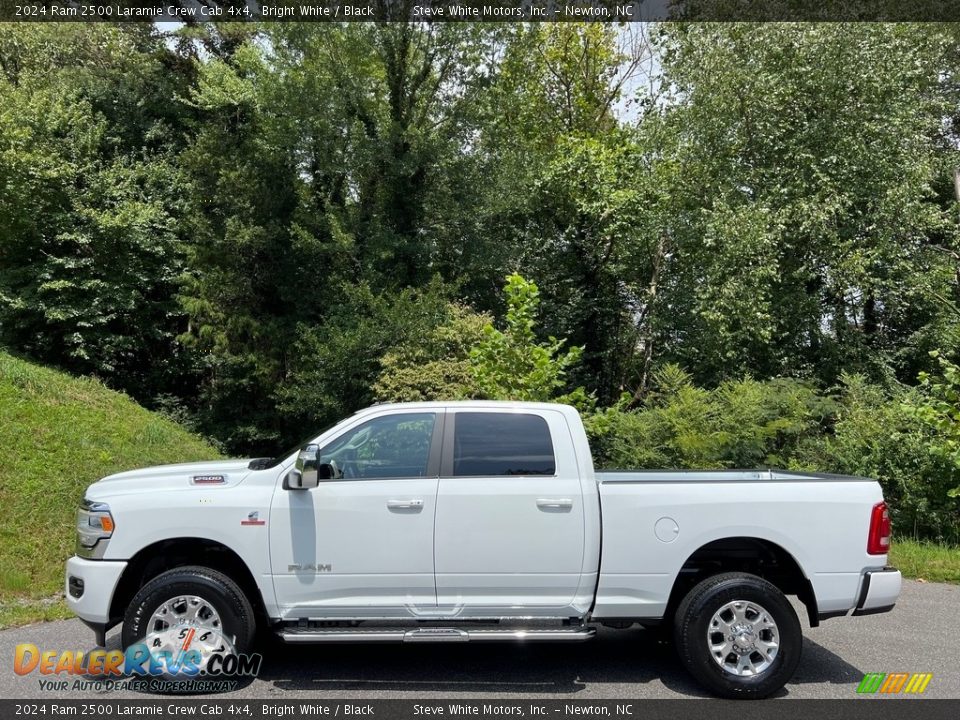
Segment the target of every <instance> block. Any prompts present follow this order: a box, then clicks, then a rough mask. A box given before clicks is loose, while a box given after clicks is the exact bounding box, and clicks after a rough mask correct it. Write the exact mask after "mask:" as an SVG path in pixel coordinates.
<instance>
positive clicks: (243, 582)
mask: <svg viewBox="0 0 960 720" xmlns="http://www.w3.org/2000/svg"><path fill="white" fill-rule="evenodd" d="M189 565H202V566H205V567H209V568H211V569H213V570H218V571H219V572H222V573H224V574H225V575H227V576H228V577H230V579H231V580H233V581H234V582H235V583H237V585H239V586H240V589H241V590H242V591H243V593H244V594H245V595H246V596H247V599H248V600H249V601H250V604H251V605H252V606H253V609H254V613H255V614H256V615H257V617H258V618H260V619H265V618H266V610H265V605H264V600H263V594H262V592H261V590H260V587H259V585H257V581H256V579H255V578H254V576H253V573H252V572H251V571H250V568H249V566H248V565H247V563H246V562H244V560H243V558H241V557H240V555H238V554H237V553H236V551H235V550H233V549H231V548H230V547H228V546H227V545H224V544H223V543H221V542H217V541H216V540H210V539H208V538H200V537H179V538H169V539H165V540H160V541H158V542H155V543H152V544H150V545H147V546H145V547H143V548H141V549H140V550H138V551H137V552H136V553H135V554H134V555H133V556H132V557H131V558H130V560H129V561H128V562H127V567H126V568H125V569H124V571H123V574H122V575H121V576H120V580H119V581H118V583H117V588H116V590H114V593H113V598H112V599H111V601H110V624H111V625H113V624H116V623H117V622H120V620H122V618H123V615H124V612H125V611H126V608H127V606H128V605H129V604H130V601H131V600H132V599H133V597H134V595H136V593H137V591H138V590H139V589H140V588H142V587H143V586H144V585H145V584H146V583H148V582H149V581H150V580H151V579H152V578H155V577H156V576H157V575H159V574H160V573H163V572H166V571H167V570H173V569H175V568H178V567H186V566H189Z"/></svg>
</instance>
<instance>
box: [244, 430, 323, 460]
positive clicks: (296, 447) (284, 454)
mask: <svg viewBox="0 0 960 720" xmlns="http://www.w3.org/2000/svg"><path fill="white" fill-rule="evenodd" d="M334 425H336V423H333V424H332V425H327V426H326V427H325V428H324V429H323V430H319V431H317V432H312V433H310V434H309V435H307V436H306V437H305V438H303V440H301V441H300V442H298V443H297V444H296V445H294V446H293V447H291V448H290V449H289V450H285V451H284V452H282V453H280V454H279V455H277V456H276V457H273V458H254V459H253V460H251V461H250V464H249V465H248V466H247V467H249V468H250V469H251V470H268V469H270V468H272V467H276V466H277V465H279V464H280V463H282V462H283V461H284V460H286V459H287V458H288V457H290V456H291V455H292V454H293V453H295V452H296V451H298V450H299V449H300V448H302V447H303V446H304V445H306V444H307V443H308V442H309V441H311V440H313V439H314V438H316V437H320V436H321V435H323V434H324V433H325V432H327V430H329V429H330V428H332V427H333V426H334Z"/></svg>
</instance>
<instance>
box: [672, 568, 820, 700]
mask: <svg viewBox="0 0 960 720" xmlns="http://www.w3.org/2000/svg"><path fill="white" fill-rule="evenodd" d="M737 600H743V601H746V602H748V603H756V604H757V605H758V606H760V607H761V608H762V609H763V610H765V611H766V613H767V614H769V615H770V616H771V617H772V619H773V621H774V622H775V623H776V627H777V634H778V636H779V637H778V638H777V640H778V645H779V647H778V649H777V652H776V656H775V657H774V659H773V661H772V662H770V664H769V666H768V667H766V668H765V669H763V670H762V671H760V672H758V673H757V674H756V675H736V674H734V673H733V672H732V671H728V670H726V669H724V668H722V667H721V666H720V662H719V661H718V660H717V659H715V658H714V654H713V653H712V652H711V650H710V647H709V645H708V638H709V637H710V636H709V635H708V628H709V627H710V626H711V622H712V621H713V618H714V615H715V614H716V613H717V612H718V611H720V610H721V608H723V606H724V605H726V604H727V603H731V602H734V601H737ZM764 632H765V633H769V631H764ZM719 635H720V637H721V639H722V633H720V634H719ZM673 637H674V644H675V645H676V648H677V652H678V653H679V654H680V660H681V662H682V663H683V664H684V666H685V667H686V668H687V670H688V671H689V672H690V674H691V675H693V677H694V678H696V679H697V680H698V681H699V682H700V683H701V684H702V685H704V686H705V687H706V688H707V689H709V690H710V691H711V692H713V693H714V694H716V695H719V696H720V697H724V698H731V699H756V698H765V697H769V696H770V695H772V694H773V693H775V692H776V691H777V690H779V689H780V688H782V687H783V686H784V685H785V684H786V683H787V681H788V680H790V678H791V677H793V674H794V672H795V671H796V669H797V665H798V664H799V663H800V653H801V651H802V647H803V633H802V631H801V629H800V621H799V620H798V619H797V614H796V613H795V612H794V610H793V607H792V606H791V605H790V603H789V601H788V600H787V598H786V597H785V596H784V595H783V593H781V592H780V590H778V589H777V587H776V586H775V585H772V584H771V583H769V582H767V581H766V580H764V579H763V578H759V577H757V576H756V575H749V574H747V573H723V574H722V575H714V576H713V577H709V578H707V579H706V580H704V581H703V582H701V583H699V584H698V585H696V586H695V587H694V588H693V589H692V590H690V592H689V593H687V595H686V597H684V599H683V600H682V601H681V603H680V605H679V606H678V607H677V612H676V616H675V619H674V630H673ZM764 637H768V636H767V635H765V636H764ZM752 645H753V643H751V645H748V646H745V647H751V646H752ZM717 654H718V656H719V653H717ZM747 654H748V653H747ZM729 657H730V658H736V657H737V655H736V654H733V655H730V656H729ZM752 657H754V658H756V659H759V660H760V661H761V662H762V661H763V655H762V654H760V655H753V656H752ZM731 662H732V660H731Z"/></svg>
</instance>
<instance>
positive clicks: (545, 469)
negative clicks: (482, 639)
mask: <svg viewBox="0 0 960 720" xmlns="http://www.w3.org/2000/svg"><path fill="white" fill-rule="evenodd" d="M440 475H441V476H440V484H439V489H438V492H437V515H436V533H435V540H434V557H435V565H436V581H437V603H438V607H439V609H440V610H441V611H446V612H454V611H460V612H463V613H464V614H465V615H473V616H479V615H497V616H511V615H512V616H518V615H531V614H532V615H552V614H554V613H555V612H558V611H561V610H563V609H564V608H566V607H567V606H568V605H570V603H571V602H572V600H573V598H574V595H575V594H576V591H577V587H578V584H579V581H580V574H581V569H582V565H583V553H584V507H583V506H584V503H583V497H582V489H581V485H580V478H579V475H578V471H577V463H576V461H575V457H574V452H573V443H572V440H571V437H570V432H569V429H568V428H567V424H566V420H565V418H564V417H563V415H562V414H561V413H559V412H556V411H551V410H540V409H538V410H535V411H534V410H522V409H518V410H506V409H473V408H470V409H450V410H448V415H447V423H446V430H445V432H444V447H443V452H442V461H441V468H440ZM558 614H563V613H562V612H558Z"/></svg>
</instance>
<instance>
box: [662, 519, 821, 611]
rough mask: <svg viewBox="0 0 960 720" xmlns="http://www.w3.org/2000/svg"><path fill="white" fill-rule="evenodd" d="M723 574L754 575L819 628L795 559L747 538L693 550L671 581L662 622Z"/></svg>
mask: <svg viewBox="0 0 960 720" xmlns="http://www.w3.org/2000/svg"><path fill="white" fill-rule="evenodd" d="M725 572H746V573H750V574H752V575H757V576H759V577H762V578H764V579H765V580H767V581H768V582H770V583H772V584H773V585H775V586H776V587H777V588H778V589H779V590H780V592H782V593H783V594H784V595H796V596H797V597H798V598H799V599H800V601H801V602H802V603H803V604H804V607H805V608H806V610H807V618H808V620H809V622H810V626H811V627H817V626H818V625H819V624H820V620H819V611H818V608H817V597H816V593H815V592H814V589H813V583H811V582H810V579H809V578H808V577H807V575H806V573H804V571H803V568H802V567H801V565H800V563H799V562H798V561H797V559H796V557H794V555H793V554H792V553H791V552H790V551H788V550H787V549H786V548H784V547H783V546H782V545H780V544H779V543H776V542H774V541H772V540H769V539H766V538H761V537H755V536H749V535H739V536H730V537H723V538H716V539H713V540H710V541H709V542H706V543H704V544H702V545H701V546H700V547H698V548H697V549H696V550H694V551H693V552H692V553H691V554H690V555H689V556H688V557H687V559H686V560H685V561H684V563H683V565H682V566H681V567H680V570H679V571H678V572H677V575H676V576H675V577H674V581H673V587H672V588H671V591H670V597H669V600H668V601H667V607H666V610H665V612H664V619H665V620H667V621H669V619H670V618H672V617H673V613H674V612H675V611H676V609H677V607H678V605H679V604H680V601H681V600H683V598H684V596H685V595H686V594H687V593H688V592H689V591H690V589H691V588H693V586H694V585H696V584H697V583H699V582H701V581H702V580H704V579H706V578H708V577H711V576H713V575H719V574H721V573H725Z"/></svg>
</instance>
